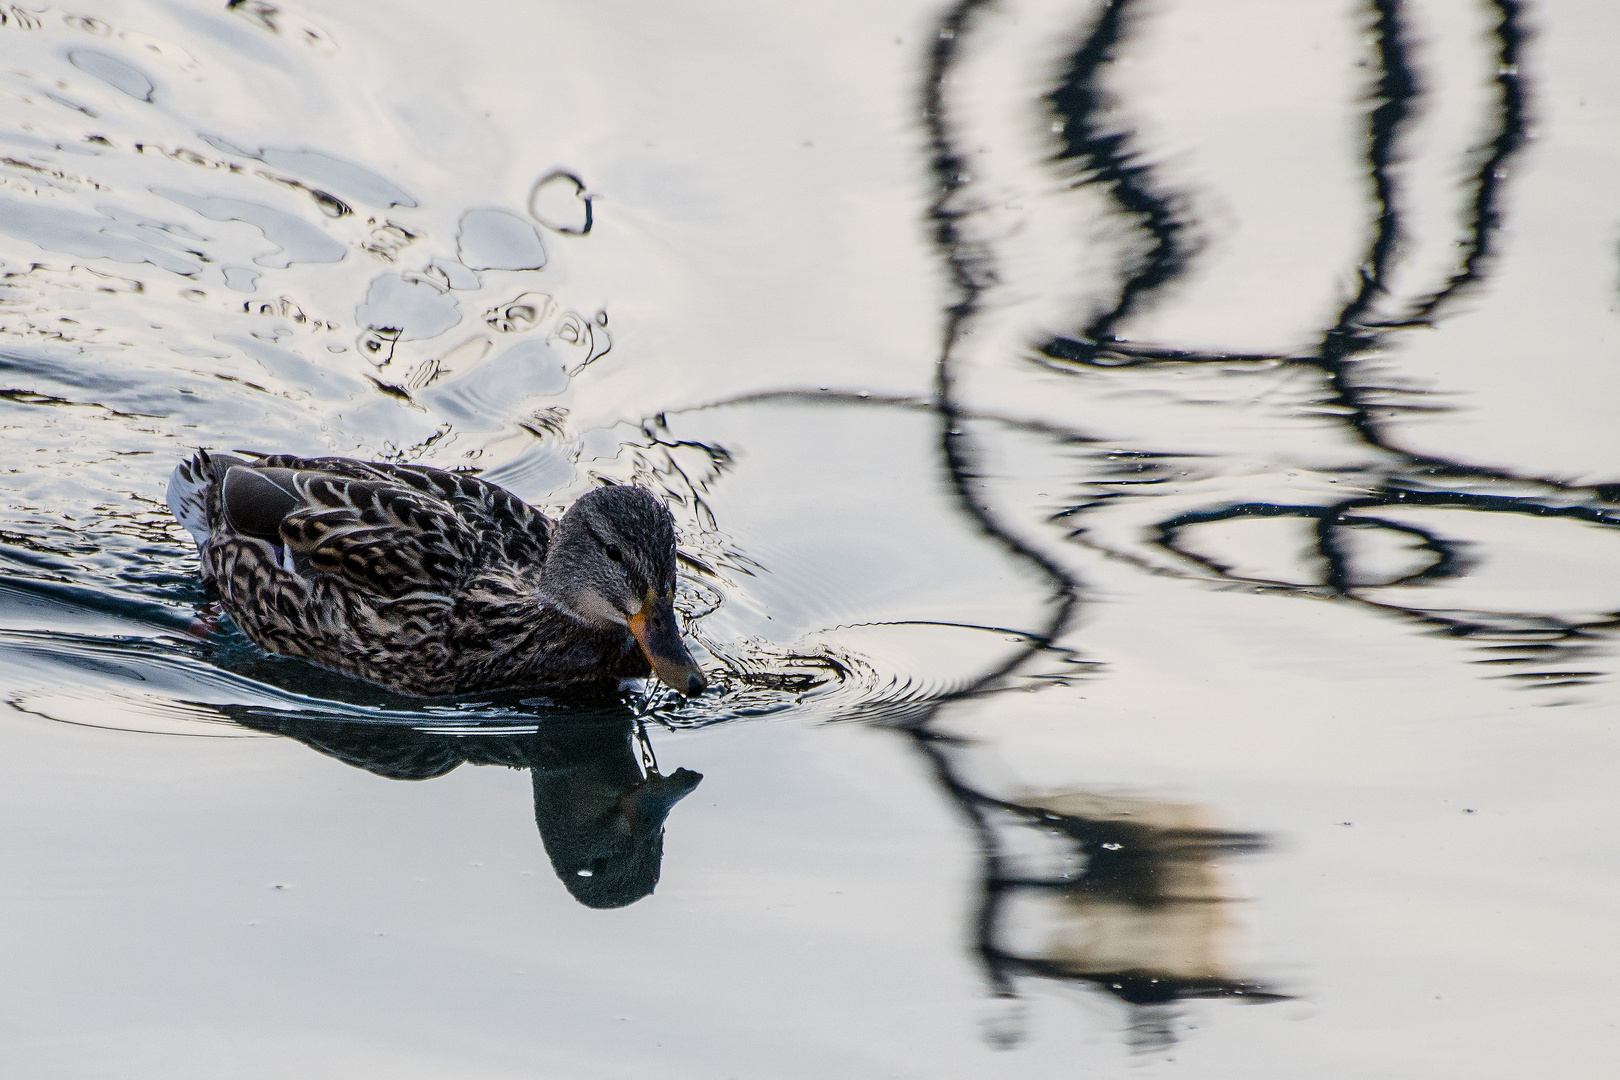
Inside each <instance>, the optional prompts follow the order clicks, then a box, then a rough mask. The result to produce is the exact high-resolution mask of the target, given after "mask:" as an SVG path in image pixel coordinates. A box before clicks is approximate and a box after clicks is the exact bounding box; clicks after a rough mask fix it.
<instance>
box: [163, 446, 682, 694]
mask: <svg viewBox="0 0 1620 1080" xmlns="http://www.w3.org/2000/svg"><path fill="white" fill-rule="evenodd" d="M169 506H170V508H171V509H172V510H173V511H174V514H175V516H176V517H177V518H178V519H179V520H180V522H181V523H182V524H183V525H185V526H186V528H187V529H189V530H190V531H191V533H192V535H193V536H194V537H195V538H196V540H197V550H198V553H199V556H200V557H201V562H202V565H201V574H202V577H203V580H204V581H206V582H208V583H210V584H212V585H214V586H215V587H216V588H217V589H218V590H219V597H220V605H221V607H223V608H224V610H225V612H226V613H227V614H228V615H230V617H231V618H232V619H233V620H234V621H235V622H236V624H237V626H239V627H240V628H241V629H242V632H243V633H245V634H246V635H247V636H248V637H249V638H251V639H253V641H254V642H255V643H256V644H258V645H259V646H260V647H261V648H263V649H265V650H266V651H267V652H272V653H279V654H281V655H284V656H298V657H302V658H304V659H306V660H310V661H312V662H314V663H316V664H319V665H321V666H322V667H326V668H331V669H333V670H336V671H341V672H344V673H346V674H350V675H357V676H359V677H360V678H362V679H367V680H369V681H371V682H375V683H379V684H381V685H383V686H387V687H390V688H392V689H395V690H401V691H404V692H406V693H410V694H421V695H445V694H463V693H469V692H476V691H487V690H493V689H499V688H503V687H518V686H557V685H564V684H577V683H586V682H601V681H608V680H616V679H622V678H637V677H643V676H647V675H650V674H652V673H653V671H654V669H655V668H656V669H657V673H658V675H659V677H660V678H662V679H663V680H664V681H665V682H667V683H669V684H670V685H672V686H675V687H676V688H677V689H680V690H681V691H683V692H685V693H696V692H698V691H700V690H701V689H702V688H703V679H702V676H701V674H699V673H698V671H697V668H696V666H695V665H694V664H693V663H692V660H691V657H690V656H689V655H687V654H686V650H685V647H684V645H682V643H681V640H680V632H679V629H678V628H677V627H676V625H675V618H674V610H673V607H672V606H671V601H672V598H673V590H674V561H675V537H674V528H673V524H672V522H671V521H670V519H669V512H668V511H667V510H666V509H664V507H663V506H662V504H660V503H658V502H657V500H655V499H653V498H652V496H650V495H648V494H647V493H646V492H643V491H640V490H639V489H636V488H630V487H610V488H602V489H598V490H597V491H593V492H591V493H590V494H589V495H587V496H585V497H584V498H582V499H581V500H580V501H579V502H578V503H576V504H575V507H574V508H573V509H571V510H570V511H569V513H568V515H566V516H565V517H564V518H563V519H562V521H560V522H559V521H552V520H551V519H549V518H547V517H546V516H545V515H543V514H541V513H540V512H538V511H537V510H535V509H534V508H533V507H531V506H529V505H527V504H526V503H524V502H523V501H522V500H521V499H518V498H517V497H516V496H514V495H512V494H511V493H510V492H508V491H505V490H504V489H502V488H500V487H497V486H496V485H494V484H491V483H488V482H487V481H483V480H480V479H478V478H477V477H474V476H470V475H467V474H465V473H452V472H445V471H443V470H439V469H431V468H426V467H423V466H416V465H391V464H382V463H375V462H362V461H355V460H352V459H349V458H297V457H290V456H286V455H268V456H263V457H246V456H239V455H235V454H220V453H213V454H210V453H208V452H206V451H201V452H199V453H198V454H197V456H196V457H194V458H192V459H191V460H190V461H187V462H184V463H182V464H181V465H179V466H178V467H177V468H176V469H175V471H174V475H173V477H172V479H171V480H170V484H169Z"/></svg>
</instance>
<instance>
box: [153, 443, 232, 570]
mask: <svg viewBox="0 0 1620 1080" xmlns="http://www.w3.org/2000/svg"><path fill="white" fill-rule="evenodd" d="M246 463H247V459H246V458H243V457H238V456H237V455H235V454H221V453H212V454H211V453H209V452H208V451H207V450H198V451H197V453H196V455H195V456H193V457H192V458H191V459H190V460H189V461H182V462H181V463H180V464H178V465H176V466H175V467H174V472H172V473H170V474H169V492H168V497H169V512H170V513H172V514H173V515H174V518H175V520H176V521H178V522H179V523H180V524H182V525H184V526H185V527H186V531H187V532H189V533H190V534H191V537H192V539H193V540H195V541H197V546H198V547H202V545H203V544H204V543H205V542H206V541H207V540H208V537H209V535H210V533H211V531H212V530H210V529H209V527H208V491H209V489H210V488H211V487H213V486H214V484H216V483H218V482H219V481H220V480H222V479H224V476H225V470H227V469H229V468H230V467H231V466H232V465H242V464H246Z"/></svg>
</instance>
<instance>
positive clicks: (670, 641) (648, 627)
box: [630, 591, 708, 696]
mask: <svg viewBox="0 0 1620 1080" xmlns="http://www.w3.org/2000/svg"><path fill="white" fill-rule="evenodd" d="M630 632H631V633H632V634H634V635H636V642H637V643H638V644H639V645H640V646H641V651H642V652H644V653H646V654H647V662H648V663H649V664H651V665H652V669H653V672H654V674H656V675H657V676H658V680H659V681H660V682H662V683H663V684H664V685H665V686H667V687H669V688H671V689H672V690H679V691H680V692H681V693H683V694H686V695H688V696H696V695H698V694H701V693H703V688H704V687H705V686H707V685H708V680H706V679H705V678H704V677H703V672H702V671H700V670H699V669H698V666H697V664H695V663H694V662H693V661H692V654H691V653H689V652H687V651H686V642H684V641H682V640H681V629H680V624H679V623H677V622H676V621H675V598H674V596H673V595H671V596H653V595H651V592H650V591H649V594H648V596H647V599H646V601H645V602H644V603H643V604H642V605H641V610H640V611H638V612H636V613H635V614H634V615H632V616H630Z"/></svg>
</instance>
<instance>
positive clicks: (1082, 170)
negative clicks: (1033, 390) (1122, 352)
mask: <svg viewBox="0 0 1620 1080" xmlns="http://www.w3.org/2000/svg"><path fill="white" fill-rule="evenodd" d="M1134 2H1135V0H1107V2H1106V3H1105V4H1104V5H1103V9H1102V12H1101V14H1099V15H1098V17H1097V21H1096V22H1095V23H1094V24H1093V25H1092V28H1091V32H1090V33H1089V34H1088V35H1087V36H1086V37H1085V39H1084V40H1083V41H1082V42H1081V44H1080V47H1079V48H1078V49H1076V50H1075V52H1074V54H1073V55H1072V56H1071V57H1070V58H1069V65H1068V69H1067V70H1066V71H1065V72H1064V75H1063V81H1062V83H1061V84H1060V85H1059V86H1058V87H1057V89H1055V90H1053V91H1052V92H1051V93H1050V94H1049V95H1047V101H1048V103H1049V104H1050V106H1051V108H1052V109H1053V111H1054V112H1056V113H1057V115H1058V116H1059V118H1060V120H1059V123H1060V125H1061V127H1062V142H1063V148H1062V150H1061V151H1059V153H1058V154H1057V156H1056V158H1055V160H1056V161H1057V162H1060V163H1064V164H1068V165H1070V166H1071V167H1073V168H1075V169H1076V170H1078V172H1079V178H1078V179H1077V180H1076V181H1075V183H1076V186H1078V185H1080V184H1087V185H1097V186H1099V187H1102V188H1104V189H1105V190H1107V192H1108V193H1109V195H1110V196H1112V198H1113V200H1114V202H1115V203H1116V204H1117V205H1118V206H1119V209H1120V211H1121V213H1123V214H1124V215H1125V216H1127V217H1128V218H1130V219H1132V220H1133V221H1134V222H1135V223H1136V224H1137V225H1138V226H1139V227H1140V228H1141V229H1142V230H1143V231H1144V232H1146V233H1147V235H1148V246H1147V251H1146V252H1145V253H1144V254H1143V255H1141V256H1140V257H1139V258H1138V259H1137V260H1136V265H1135V266H1134V267H1132V268H1131V270H1130V272H1129V273H1128V274H1126V275H1124V276H1123V280H1122V281H1121V283H1120V287H1119V293H1118V296H1117V298H1116V300H1115V302H1114V305H1113V307H1112V308H1110V309H1109V310H1107V311H1104V312H1101V313H1099V314H1098V315H1097V316H1096V317H1094V318H1093V319H1092V320H1091V322H1090V323H1089V324H1088V325H1087V326H1086V328H1085V330H1083V331H1082V340H1074V339H1070V338H1057V339H1054V340H1052V341H1049V342H1047V343H1046V344H1045V345H1043V346H1041V347H1040V352H1041V353H1042V354H1044V355H1046V356H1048V357H1050V358H1052V359H1054V360H1067V361H1086V360H1094V359H1096V358H1097V357H1098V355H1099V353H1100V352H1102V351H1104V350H1107V349H1109V348H1111V347H1112V346H1113V344H1114V331H1115V329H1116V328H1118V326H1119V325H1120V324H1121V323H1123V322H1124V321H1125V320H1126V319H1127V318H1129V317H1130V316H1131V315H1132V314H1133V313H1134V312H1135V311H1136V309H1137V308H1138V307H1140V306H1141V304H1142V302H1143V301H1145V300H1147V299H1148V298H1149V297H1150V296H1152V295H1153V294H1154V293H1155V292H1157V291H1159V290H1160V289H1162V288H1164V287H1165V286H1166V285H1168V284H1169V283H1170V282H1172V281H1174V280H1175V279H1176V278H1178V277H1180V276H1181V275H1182V274H1183V273H1185V272H1186V269H1187V264H1188V261H1189V260H1190V259H1191V257H1192V255H1193V245H1192V244H1191V243H1190V242H1189V241H1188V240H1187V239H1186V238H1185V233H1186V231H1187V222H1186V220H1185V219H1184V218H1183V217H1182V216H1181V214H1180V213H1179V212H1178V208H1177V203H1178V201H1179V200H1178V199H1177V198H1176V197H1175V196H1174V195H1171V194H1168V193H1165V192H1163V191H1160V190H1157V189H1156V187H1155V185H1154V183H1153V170H1152V168H1151V167H1150V166H1148V165H1146V164H1144V163H1143V162H1142V161H1141V160H1139V155H1138V153H1137V151H1136V150H1135V149H1134V148H1133V147H1132V146H1131V138H1130V133H1129V132H1128V131H1122V130H1118V129H1112V130H1110V129H1109V128H1107V127H1105V125H1104V123H1103V119H1102V117H1103V113H1104V111H1105V110H1106V108H1107V106H1108V104H1109V101H1108V96H1107V94H1106V92H1105V91H1104V90H1103V88H1102V85H1101V78H1102V74H1103V72H1104V71H1105V70H1106V69H1107V68H1108V66H1109V65H1111V64H1113V62H1114V60H1115V56H1116V53H1117V51H1118V48H1119V45H1120V43H1121V42H1122V41H1123V40H1124V38H1125V37H1126V35H1127V31H1128V28H1129V25H1130V18H1131V15H1132V4H1133V3H1134ZM1161 358H1164V357H1161Z"/></svg>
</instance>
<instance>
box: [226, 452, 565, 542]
mask: <svg viewBox="0 0 1620 1080" xmlns="http://www.w3.org/2000/svg"><path fill="white" fill-rule="evenodd" d="M255 464H256V466H257V467H259V468H261V469H264V468H272V469H273V468H286V469H292V470H294V471H296V472H299V473H310V472H319V473H323V474H325V475H327V476H329V477H336V478H340V479H343V480H349V481H358V482H362V483H382V484H388V485H393V486H395V487H397V488H400V489H402V490H406V491H409V492H415V493H416V494H418V495H419V496H421V497H423V498H425V499H426V500H428V502H429V503H431V504H433V505H436V506H443V507H446V508H448V509H449V510H450V511H451V512H452V513H453V514H454V515H455V516H456V518H457V519H459V521H460V522H461V524H462V525H463V526H464V527H465V528H466V529H468V530H469V531H470V532H471V533H472V534H473V535H474V536H475V537H476V545H475V546H476V547H477V548H478V550H479V551H480V552H481V553H482V556H481V557H482V558H483V559H486V560H489V561H494V562H502V563H506V564H509V565H511V566H515V567H534V568H535V569H538V568H539V566H540V564H541V563H542V562H543V561H544V560H545V557H546V548H547V546H548V545H549V543H550V537H551V529H552V526H553V524H554V523H553V522H552V521H551V519H550V518H548V517H546V516H545V515H544V514H542V513H540V512H539V511H538V510H536V509H534V507H532V506H530V505H529V504H528V503H526V502H524V501H523V500H522V499H519V498H518V497H517V496H515V495H513V494H512V493H511V492H510V491H507V490H506V489H505V488H501V487H497V486H496V485H494V484H491V483H489V482H488V481H486V480H480V479H479V478H478V477H476V476H474V475H472V474H471V473H462V472H449V471H447V470H444V469H434V468H430V467H428V466H426V465H395V464H389V463H384V462H368V461H356V460H354V459H352V458H296V457H290V456H286V455H273V456H269V457H264V458H261V459H259V460H258V461H257V462H256V463H255Z"/></svg>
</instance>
